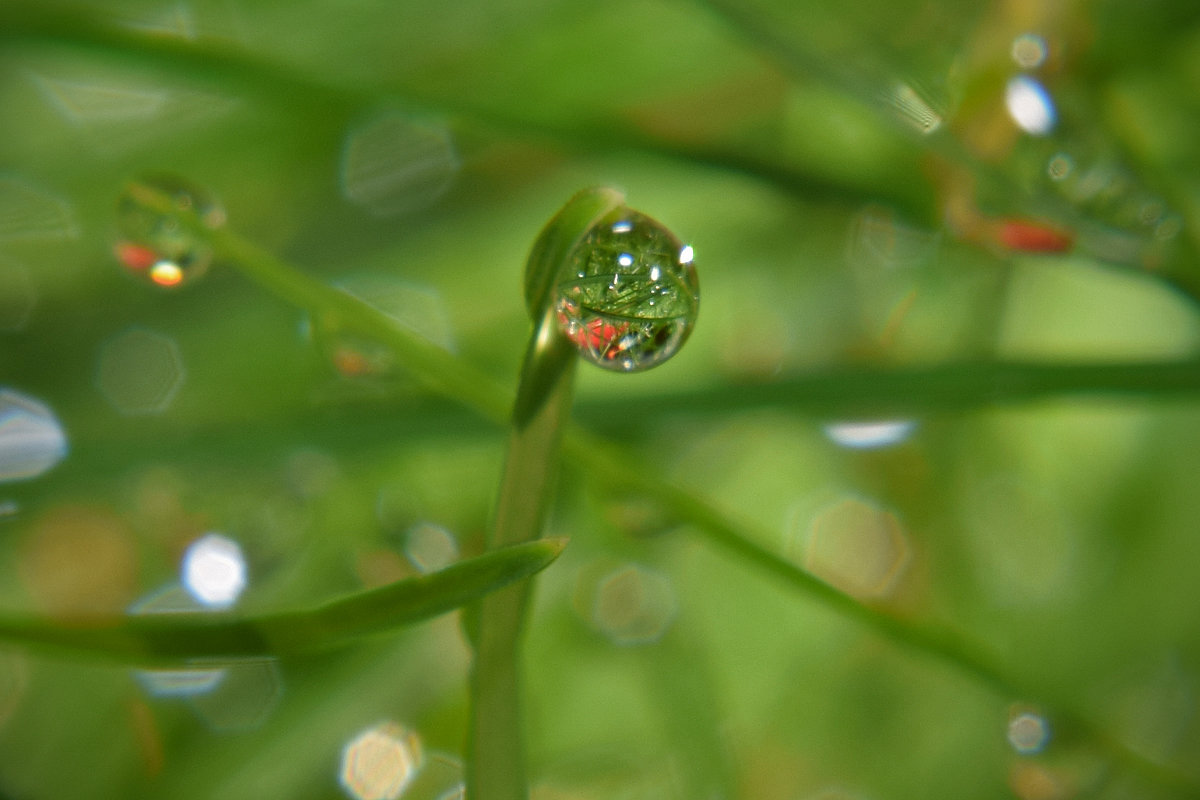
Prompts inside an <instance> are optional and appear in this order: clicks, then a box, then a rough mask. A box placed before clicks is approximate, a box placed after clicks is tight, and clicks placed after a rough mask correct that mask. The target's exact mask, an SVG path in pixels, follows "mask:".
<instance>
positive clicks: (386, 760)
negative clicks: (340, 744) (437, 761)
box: [338, 722, 424, 800]
mask: <svg viewBox="0 0 1200 800" xmlns="http://www.w3.org/2000/svg"><path fill="white" fill-rule="evenodd" d="M423 764H424V752H423V748H422V745H421V739H420V737H418V736H417V734H416V733H415V732H414V731H411V730H409V729H408V728H405V727H404V726H403V725H400V724H398V723H395V722H380V723H378V724H376V725H373V726H371V727H370V728H367V729H366V730H364V731H361V732H359V733H358V734H356V735H355V736H354V737H353V738H352V739H351V740H350V741H348V742H347V743H346V745H345V747H344V748H343V749H342V761H341V768H340V770H339V773H338V777H339V780H340V782H341V785H342V788H343V789H345V790H346V793H347V794H348V795H349V796H350V797H352V798H354V800H397V798H399V797H400V796H402V795H403V794H404V793H405V790H406V789H407V788H408V787H409V785H410V784H411V783H412V782H413V780H414V779H415V778H416V776H417V773H418V772H419V771H420V770H421V767H422V765H423Z"/></svg>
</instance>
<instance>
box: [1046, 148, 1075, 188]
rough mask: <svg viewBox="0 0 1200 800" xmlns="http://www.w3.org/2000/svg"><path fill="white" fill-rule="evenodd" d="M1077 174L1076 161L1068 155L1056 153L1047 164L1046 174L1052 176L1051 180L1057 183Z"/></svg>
mask: <svg viewBox="0 0 1200 800" xmlns="http://www.w3.org/2000/svg"><path fill="white" fill-rule="evenodd" d="M1074 172H1075V159H1073V158H1071V157H1070V156H1069V155H1067V154H1066V153H1055V154H1054V155H1053V156H1051V157H1050V160H1049V161H1048V162H1047V163H1046V174H1047V175H1049V176H1050V180H1052V181H1056V182H1062V181H1065V180H1066V179H1067V178H1070V177H1071V176H1072V175H1073V174H1074Z"/></svg>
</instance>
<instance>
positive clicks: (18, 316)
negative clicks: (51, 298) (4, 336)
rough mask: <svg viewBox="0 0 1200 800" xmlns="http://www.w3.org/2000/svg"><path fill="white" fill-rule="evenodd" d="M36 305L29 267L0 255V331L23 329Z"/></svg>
mask: <svg viewBox="0 0 1200 800" xmlns="http://www.w3.org/2000/svg"><path fill="white" fill-rule="evenodd" d="M36 305H37V287H36V286H35V285H34V283H33V275H32V274H31V273H30V272H29V267H27V266H25V265H24V264H18V263H17V262H15V261H9V260H8V259H7V258H4V257H3V256H0V333H15V332H16V331H21V330H24V329H25V326H26V325H28V324H29V319H30V317H32V316H33V309H34V306H36Z"/></svg>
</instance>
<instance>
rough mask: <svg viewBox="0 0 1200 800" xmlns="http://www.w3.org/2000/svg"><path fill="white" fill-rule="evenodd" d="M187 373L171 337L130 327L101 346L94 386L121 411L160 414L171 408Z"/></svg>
mask: <svg viewBox="0 0 1200 800" xmlns="http://www.w3.org/2000/svg"><path fill="white" fill-rule="evenodd" d="M186 374H187V372H186V369H185V368H184V363H183V356H182V355H181V354H180V352H179V346H178V345H177V344H175V340H174V339H172V338H171V337H169V336H164V335H163V334H161V333H156V332H154V331H150V330H146V329H144V328H130V329H128V330H126V331H123V332H121V333H118V334H116V335H115V336H112V337H111V338H109V339H108V340H106V341H105V342H104V343H103V344H102V345H101V346H100V352H99V356H98V361H97V364H96V387H97V388H98V389H99V390H100V393H101V394H103V395H104V398H105V399H106V400H107V401H108V402H109V404H110V405H111V406H112V407H113V408H114V409H116V410H117V411H118V412H120V413H121V414H125V415H128V416H137V415H143V414H161V413H163V412H164V411H166V410H167V409H168V408H170V406H171V402H172V401H173V400H174V399H175V395H176V393H177V392H178V391H179V389H180V387H181V386H182V385H183V381H184V378H185V376H186Z"/></svg>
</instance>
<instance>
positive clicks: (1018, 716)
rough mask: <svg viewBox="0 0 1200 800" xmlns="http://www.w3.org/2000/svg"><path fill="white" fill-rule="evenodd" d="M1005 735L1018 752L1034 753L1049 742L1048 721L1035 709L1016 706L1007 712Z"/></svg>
mask: <svg viewBox="0 0 1200 800" xmlns="http://www.w3.org/2000/svg"><path fill="white" fill-rule="evenodd" d="M1006 735H1007V738H1008V743H1009V745H1011V746H1012V749H1013V750H1015V751H1016V752H1017V753H1018V754H1020V755H1023V756H1028V755H1035V754H1037V753H1040V752H1042V751H1043V750H1045V749H1046V745H1048V744H1049V743H1050V723H1049V722H1047V721H1046V718H1045V717H1044V716H1042V714H1040V713H1038V712H1037V711H1035V710H1031V709H1027V708H1020V707H1016V708H1013V709H1012V710H1011V711H1010V712H1009V716H1008V729H1007V731H1006Z"/></svg>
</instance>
